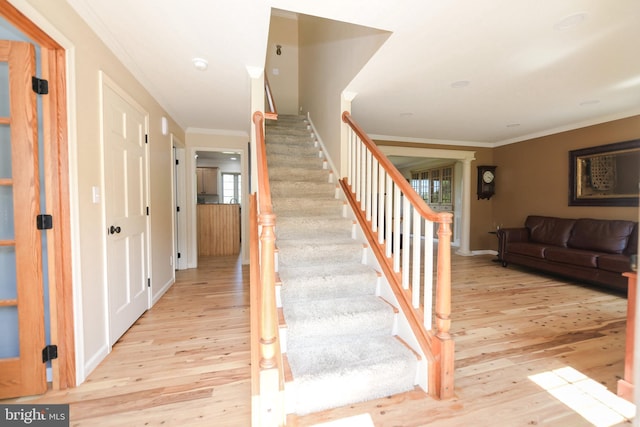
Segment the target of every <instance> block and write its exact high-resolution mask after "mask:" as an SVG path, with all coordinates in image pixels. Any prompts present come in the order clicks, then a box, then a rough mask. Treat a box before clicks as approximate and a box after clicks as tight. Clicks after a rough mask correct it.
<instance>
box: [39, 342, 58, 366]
mask: <svg viewBox="0 0 640 427" xmlns="http://www.w3.org/2000/svg"><path fill="white" fill-rule="evenodd" d="M57 358H58V346H57V345H53V344H50V345H48V346H46V347H45V348H43V349H42V363H47V362H48V361H50V360H53V359H57Z"/></svg>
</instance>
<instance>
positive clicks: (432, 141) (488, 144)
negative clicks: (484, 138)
mask: <svg viewBox="0 0 640 427" xmlns="http://www.w3.org/2000/svg"><path fill="white" fill-rule="evenodd" d="M369 138H371V139H373V140H374V141H397V142H412V143H418V144H434V145H455V146H462V147H486V148H492V147H493V146H494V144H493V143H491V142H481V141H456V140H453V139H432V138H413V137H409V136H393V135H376V134H372V135H369Z"/></svg>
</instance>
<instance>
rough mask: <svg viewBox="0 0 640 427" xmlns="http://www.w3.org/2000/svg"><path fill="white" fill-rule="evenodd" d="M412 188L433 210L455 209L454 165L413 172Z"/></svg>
mask: <svg viewBox="0 0 640 427" xmlns="http://www.w3.org/2000/svg"><path fill="white" fill-rule="evenodd" d="M411 186H412V187H413V188H414V190H416V192H417V193H418V194H419V195H420V197H422V199H423V200H424V201H425V202H427V203H428V204H429V206H431V207H432V208H433V209H435V210H440V209H446V210H451V209H453V207H452V206H451V205H452V204H453V166H452V165H451V166H443V167H439V168H431V169H427V170H418V171H412V172H411Z"/></svg>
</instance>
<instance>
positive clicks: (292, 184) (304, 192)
mask: <svg viewBox="0 0 640 427" xmlns="http://www.w3.org/2000/svg"><path fill="white" fill-rule="evenodd" d="M335 191H336V184H333V183H330V182H316V181H273V182H271V197H273V198H277V197H291V196H292V195H300V196H305V197H323V196H325V197H326V196H329V195H332V194H335Z"/></svg>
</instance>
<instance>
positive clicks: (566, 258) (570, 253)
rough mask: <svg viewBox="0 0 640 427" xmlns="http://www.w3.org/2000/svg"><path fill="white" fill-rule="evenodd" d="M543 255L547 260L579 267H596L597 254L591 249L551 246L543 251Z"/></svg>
mask: <svg viewBox="0 0 640 427" xmlns="http://www.w3.org/2000/svg"><path fill="white" fill-rule="evenodd" d="M544 257H545V259H547V260H549V261H554V262H560V263H563V264H571V265H577V266H580V267H592V268H597V267H598V254H597V253H595V252H592V251H583V250H580V249H572V248H557V247H553V246H551V247H548V248H547V249H546V250H545V251H544Z"/></svg>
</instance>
